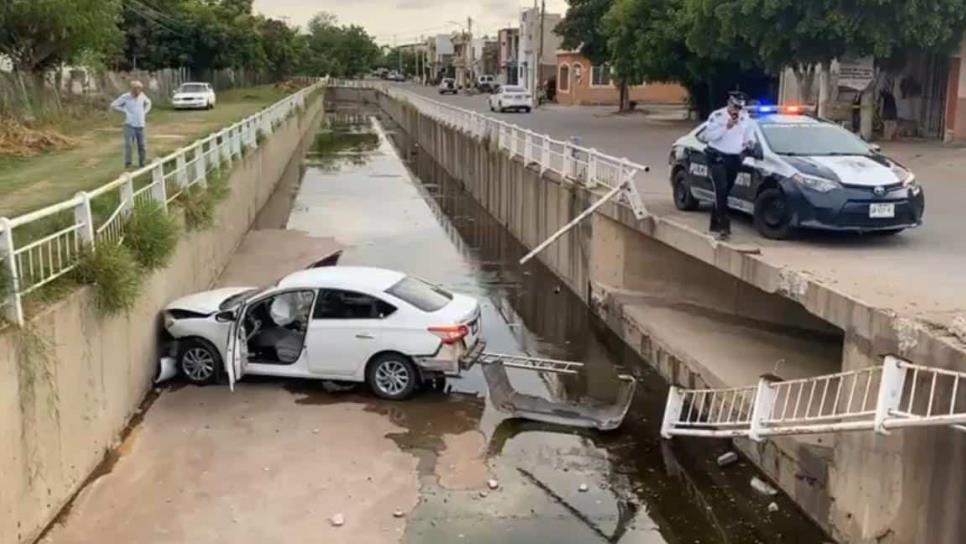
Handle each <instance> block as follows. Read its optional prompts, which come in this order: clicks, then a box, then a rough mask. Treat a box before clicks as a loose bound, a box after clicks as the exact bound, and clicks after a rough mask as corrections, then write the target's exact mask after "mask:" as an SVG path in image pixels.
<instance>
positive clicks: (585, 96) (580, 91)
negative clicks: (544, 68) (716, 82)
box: [556, 51, 688, 106]
mask: <svg viewBox="0 0 966 544" xmlns="http://www.w3.org/2000/svg"><path fill="white" fill-rule="evenodd" d="M630 93H631V100H632V101H634V102H637V103H639V104H683V103H686V102H687V101H688V92H687V91H686V90H685V89H684V87H682V86H680V85H678V84H676V83H645V84H643V85H634V86H633V87H631V88H630ZM556 100H557V103H558V104H564V105H567V106H611V105H615V106H616V105H618V104H619V103H620V90H619V89H618V88H617V86H616V85H615V83H614V82H612V81H611V78H610V68H609V67H608V66H606V65H605V66H593V65H592V64H591V63H590V60H588V59H587V57H585V56H583V55H581V54H580V53H578V52H576V51H559V52H557V96H556Z"/></svg>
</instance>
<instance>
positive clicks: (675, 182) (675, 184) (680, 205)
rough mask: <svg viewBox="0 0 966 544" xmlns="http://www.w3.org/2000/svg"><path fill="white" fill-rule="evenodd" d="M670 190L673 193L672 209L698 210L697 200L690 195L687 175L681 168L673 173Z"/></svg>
mask: <svg viewBox="0 0 966 544" xmlns="http://www.w3.org/2000/svg"><path fill="white" fill-rule="evenodd" d="M671 188H672V190H673V192H674V207H676V208H677V209H679V210H682V211H693V210H696V209H698V200H697V199H696V198H694V195H693V194H691V184H690V183H689V182H688V173H687V172H686V171H685V170H684V169H683V168H679V169H678V170H676V171H675V172H674V177H673V178H672V179H671Z"/></svg>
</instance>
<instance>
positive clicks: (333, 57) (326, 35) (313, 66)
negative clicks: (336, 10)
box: [303, 12, 382, 78]
mask: <svg viewBox="0 0 966 544" xmlns="http://www.w3.org/2000/svg"><path fill="white" fill-rule="evenodd" d="M306 40H307V42H306V43H307V49H308V55H307V56H306V58H305V64H304V66H303V71H304V72H305V74H306V75H310V76H324V75H329V76H332V77H349V78H351V77H357V76H360V75H362V74H365V73H366V72H369V71H370V70H372V68H373V67H374V66H376V64H377V63H378V62H379V60H380V58H381V56H382V51H381V50H380V49H379V46H378V45H376V42H375V40H374V39H373V38H372V36H370V35H369V34H367V33H366V31H365V30H364V29H363V28H362V27H360V26H356V25H350V26H344V25H339V24H338V21H337V19H336V18H335V16H334V15H332V14H329V13H325V12H321V13H319V14H318V15H316V16H315V17H313V18H312V20H311V21H309V24H308V36H307V37H306Z"/></svg>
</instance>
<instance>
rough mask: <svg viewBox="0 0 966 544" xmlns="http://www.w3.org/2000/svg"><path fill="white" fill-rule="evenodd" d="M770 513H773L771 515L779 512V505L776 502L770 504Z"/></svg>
mask: <svg viewBox="0 0 966 544" xmlns="http://www.w3.org/2000/svg"><path fill="white" fill-rule="evenodd" d="M768 511H769V512H771V513H775V512H777V511H778V504H776V503H774V502H772V503H769V504H768Z"/></svg>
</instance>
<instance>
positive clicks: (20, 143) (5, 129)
mask: <svg viewBox="0 0 966 544" xmlns="http://www.w3.org/2000/svg"><path fill="white" fill-rule="evenodd" d="M74 144H75V142H74V140H73V139H71V138H68V137H67V136H64V135H63V134H61V133H59V132H57V131H56V130H52V129H46V128H31V127H28V126H26V125H24V124H21V123H19V122H17V121H15V120H12V119H7V120H3V121H0V156H3V155H6V156H12V157H33V156H35V155H39V154H41V153H46V152H48V151H56V150H59V149H66V148H68V147H71V146H73V145H74Z"/></svg>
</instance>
